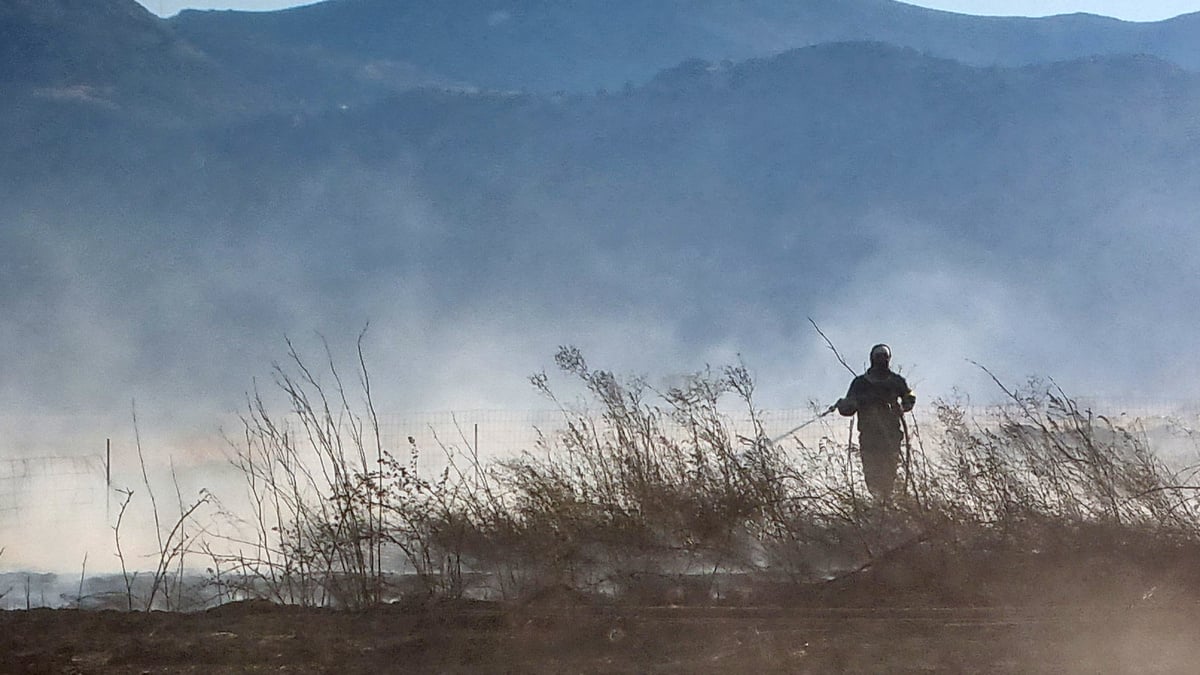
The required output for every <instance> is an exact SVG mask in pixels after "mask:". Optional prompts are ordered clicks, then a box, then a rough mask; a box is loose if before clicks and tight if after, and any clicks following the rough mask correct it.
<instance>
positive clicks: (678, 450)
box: [221, 346, 1200, 606]
mask: <svg viewBox="0 0 1200 675" xmlns="http://www.w3.org/2000/svg"><path fill="white" fill-rule="evenodd" d="M291 354H292V357H293V364H294V365H295V366H296V367H297V369H298V372H299V373H300V375H298V376H293V375H288V374H282V372H281V374H280V376H279V377H278V378H277V384H279V386H280V387H282V389H283V390H284V391H285V392H286V393H287V395H288V397H289V400H290V401H291V402H292V404H293V410H292V413H293V415H294V416H296V417H297V418H298V419H299V431H300V432H302V433H300V434H297V433H296V431H297V430H296V429H292V428H290V427H288V426H287V425H284V424H281V423H278V422H277V421H276V420H274V419H273V418H272V417H271V416H269V415H268V414H267V412H266V407H265V406H264V405H262V404H261V400H260V399H258V398H257V397H256V399H255V401H256V402H257V403H256V405H254V406H253V407H252V409H251V412H250V414H249V416H248V418H247V424H246V439H245V444H244V446H243V449H242V450H241V451H240V452H239V454H238V462H239V466H240V467H241V468H242V470H243V472H244V473H245V475H246V477H247V481H248V485H249V486H250V491H251V493H252V495H253V496H254V500H255V501H254V504H255V506H254V508H255V509H256V510H255V513H254V514H253V516H254V517H253V518H252V522H256V525H257V527H256V529H257V537H256V538H254V539H252V540H251V543H252V545H253V553H244V554H240V555H239V556H236V557H233V558H226V559H224V560H223V561H221V562H222V564H223V566H224V580H225V581H224V583H226V584H227V586H228V587H229V588H230V589H231V590H232V589H233V588H234V586H235V585H236V583H241V584H242V587H241V588H240V591H241V593H242V597H245V596H246V595H250V594H251V590H252V589H253V590H254V592H255V593H257V595H260V596H266V597H270V598H272V599H274V600H276V601H280V602H289V603H302V604H337V605H344V606H361V605H364V604H371V603H376V602H380V601H382V600H383V599H385V598H386V597H387V593H386V592H385V590H384V587H385V585H386V583H385V582H386V580H387V579H389V578H390V579H392V581H393V585H394V584H395V581H396V579H397V578H398V577H397V575H404V576H405V577H407V578H411V579H413V580H415V583H412V584H409V587H408V589H407V590H408V591H409V592H416V593H418V594H422V595H424V596H425V597H437V598H458V597H461V596H463V595H464V594H468V593H475V594H493V595H499V596H500V597H503V598H508V599H531V598H539V597H540V598H545V597H556V598H559V599H570V600H572V601H579V599H580V598H593V599H595V598H613V597H616V598H620V599H626V600H631V601H637V602H672V603H676V602H712V601H720V602H734V601H739V602H762V601H764V599H771V600H776V601H778V600H781V599H783V598H785V597H787V596H788V593H792V594H793V596H792V597H795V598H797V599H799V598H810V599H811V598H813V597H824V595H822V594H824V593H827V592H829V591H830V589H834V590H837V589H846V588H848V587H849V586H851V585H856V587H857V588H859V589H866V591H865V592H868V593H883V592H894V591H895V590H897V589H900V590H904V591H905V592H906V593H908V592H912V593H923V594H924V595H925V597H928V596H929V595H930V594H933V595H935V596H936V597H939V598H943V599H946V600H968V601H973V602H978V601H1002V602H1003V601H1010V600H1013V599H1019V598H1020V595H1021V593H1022V592H1024V593H1025V594H1027V595H1028V594H1029V590H1028V589H1029V587H1030V580H1031V579H1032V578H1034V577H1031V576H1030V575H1031V574H1033V573H1034V572H1036V571H1037V570H1038V568H1039V566H1041V567H1042V568H1052V569H1055V570H1078V569H1082V568H1081V567H1079V566H1082V565H1088V566H1090V567H1087V569H1089V570H1092V571H1096V570H1100V571H1101V572H1103V573H1104V574H1107V575H1108V576H1109V577H1117V576H1120V575H1122V574H1127V573H1129V571H1130V570H1131V569H1137V570H1142V572H1138V574H1142V573H1143V572H1145V571H1146V570H1147V569H1149V567H1147V566H1148V565H1149V566H1153V565H1155V564H1157V565H1159V567H1162V566H1163V565H1165V564H1166V562H1164V560H1165V559H1164V558H1163V556H1157V557H1156V556H1155V552H1159V553H1161V552H1164V551H1169V552H1171V553H1170V556H1168V557H1169V558H1170V559H1171V560H1180V559H1182V556H1185V555H1188V554H1189V553H1188V552H1189V551H1197V550H1200V519H1198V517H1197V516H1198V513H1197V503H1196V499H1195V497H1196V488H1195V487H1193V486H1190V485H1187V484H1186V481H1185V480H1183V479H1182V478H1181V476H1182V475H1183V474H1181V473H1177V472H1173V471H1172V470H1171V469H1169V468H1168V467H1167V466H1166V465H1164V464H1163V463H1162V462H1161V461H1160V460H1159V459H1157V458H1156V457H1155V455H1154V454H1153V453H1152V452H1151V450H1150V449H1149V447H1148V446H1147V443H1146V442H1145V439H1144V436H1142V435H1140V434H1138V433H1135V432H1134V431H1132V430H1130V429H1127V428H1124V427H1121V426H1119V425H1117V424H1114V423H1112V422H1111V421H1110V420H1109V418H1107V417H1104V416H1101V415H1098V414H1095V413H1093V412H1092V411H1090V410H1081V409H1080V408H1079V407H1078V406H1077V405H1076V404H1075V402H1074V401H1072V400H1071V399H1070V398H1069V397H1067V396H1066V395H1065V394H1064V393H1063V392H1062V391H1061V390H1059V389H1058V388H1057V387H1055V386H1046V385H1042V384H1039V383H1036V382H1034V383H1031V384H1030V385H1028V386H1027V387H1026V388H1024V389H1022V390H1021V391H1017V392H1014V391H1010V390H1008V389H1007V388H1005V387H1003V385H1001V384H1000V383H999V382H998V381H997V385H998V386H999V387H1000V389H1001V391H1003V392H1004V393H1005V394H1006V395H1007V396H1008V401H1009V402H1008V404H1006V405H1002V406H996V407H994V408H991V409H988V410H986V411H982V412H979V411H976V412H974V413H972V412H970V411H969V410H968V409H967V408H966V407H964V406H962V405H960V404H957V403H955V402H944V401H942V402H935V403H934V404H933V406H932V407H933V409H934V410H935V412H936V423H935V424H934V425H933V427H932V428H931V429H926V430H921V429H919V428H918V427H917V425H916V421H915V418H909V422H910V424H909V425H908V429H907V430H908V432H909V434H908V437H909V439H910V440H911V441H912V443H909V444H906V447H905V451H904V458H903V462H902V469H901V471H902V473H901V477H900V480H898V481H897V490H898V494H897V495H896V497H895V498H894V499H893V500H892V501H891V502H889V503H887V504H880V503H876V502H874V501H873V500H872V499H871V498H870V497H869V496H868V495H867V493H866V490H865V487H864V485H863V483H862V481H861V478H860V477H859V474H858V470H859V467H858V461H857V457H856V456H855V449H854V448H853V445H852V443H850V440H851V439H849V438H846V436H845V435H844V431H842V428H841V427H840V425H834V424H833V423H830V422H829V421H828V420H822V423H823V424H825V427H824V430H825V433H824V437H823V439H822V440H821V441H820V442H819V443H818V444H817V445H816V446H815V447H809V446H806V445H804V444H802V443H800V442H798V441H795V440H791V441H785V442H782V443H776V442H772V440H771V439H770V438H768V437H767V435H766V434H765V433H764V432H763V424H762V415H761V412H760V411H759V410H758V409H757V408H756V406H755V403H754V385H753V381H752V379H751V377H750V375H749V373H748V372H747V370H746V368H745V367H743V366H741V365H737V366H730V367H726V368H722V369H719V370H716V371H714V370H712V369H706V370H704V371H701V372H698V373H695V374H694V375H692V376H690V377H688V378H686V379H685V380H684V381H683V382H682V383H681V384H679V385H678V386H674V387H671V388H668V389H666V390H665V391H659V390H656V389H654V388H653V387H651V386H650V385H649V384H648V383H647V381H646V380H645V379H644V378H636V377H634V378H625V379H622V378H619V377H617V376H616V375H614V374H613V373H611V372H608V371H604V370H595V369H592V368H590V367H589V366H588V364H587V362H586V361H585V359H584V357H583V355H582V354H581V353H580V352H579V351H578V350H577V349H574V348H570V347H564V348H561V349H560V350H559V352H558V353H557V355H556V357H555V362H556V364H557V366H558V367H559V370H560V371H561V373H563V374H565V375H567V376H568V377H569V382H571V383H573V384H574V385H575V386H577V387H578V388H579V394H578V396H576V397H575V398H573V399H570V400H565V399H564V398H562V397H560V396H559V395H558V394H557V393H556V390H555V388H552V387H551V379H550V377H549V376H547V375H546V374H544V373H543V374H538V375H536V376H534V377H533V378H532V384H533V385H534V386H535V387H536V388H538V389H539V390H540V391H542V392H543V393H544V394H545V395H546V396H547V397H549V399H550V400H552V401H553V402H554V403H555V405H556V406H557V408H558V410H559V412H560V413H561V424H560V425H559V426H558V428H556V429H550V430H541V431H542V433H541V440H540V441H539V442H538V444H537V446H536V447H534V448H531V449H530V450H528V451H527V452H525V453H523V454H522V455H520V456H518V457H514V458H508V459H505V460H500V461H493V462H486V461H482V460H481V458H480V457H479V456H478V455H477V454H476V451H475V448H473V447H471V446H470V444H469V443H467V441H466V440H465V435H464V437H463V444H464V446H465V447H458V446H454V445H442V446H441V450H442V451H443V452H444V453H445V459H446V464H447V467H446V469H445V470H444V471H443V472H441V473H440V475H438V476H434V477H423V476H421V475H420V474H419V473H418V471H417V463H416V458H417V454H418V449H417V448H416V447H415V445H412V446H411V447H410V448H409V452H408V458H407V461H400V460H397V459H395V458H394V457H393V456H392V455H391V454H390V453H388V452H386V451H385V450H384V448H383V447H382V445H381V444H380V443H379V440H378V425H377V423H376V422H375V421H374V412H373V405H372V404H371V403H370V397H369V380H368V379H367V377H366V370H365V366H363V367H362V369H361V371H360V381H361V383H362V384H363V386H364V388H365V389H366V390H367V392H366V393H367V397H366V400H367V410H366V412H363V413H356V412H355V411H354V410H353V409H352V406H351V405H350V404H349V403H348V402H347V398H346V395H345V392H344V389H343V388H342V386H341V380H340V378H338V377H337V375H336V370H334V369H333V368H332V360H330V372H332V373H333V379H334V382H335V390H334V393H333V395H332V396H329V397H327V396H326V395H325V393H324V390H323V389H322V388H321V386H320V384H319V383H318V382H317V379H316V378H315V377H314V376H313V375H312V373H311V372H310V371H308V370H307V368H305V366H304V365H303V362H302V361H301V360H300V359H299V357H298V356H296V355H295V352H294V350H293V351H292V352H291ZM359 363H360V366H362V364H363V359H362V356H361V346H360V353H359ZM331 401H332V403H331ZM816 415H817V409H816V408H814V417H815V416H816ZM297 435H299V437H300V438H301V439H304V442H305V443H306V444H307V445H306V446H305V447H304V448H303V451H302V450H301V448H300V447H299V444H297V442H296V441H295V438H296V437H297ZM926 441H928V445H929V447H928V448H927V447H926ZM314 456H315V457H316V458H317V460H316V461H317V463H316V465H315V466H314V465H313V464H311V463H310V462H312V461H313V460H312V457H314ZM385 550H390V551H398V552H399V553H400V559H401V561H402V563H401V564H399V565H397V564H396V562H395V561H394V560H393V559H391V558H386V556H385V555H384V552H385ZM1063 574H1067V572H1063ZM1093 576H1095V575H1093ZM1101 576H1103V575H1101ZM1135 576H1136V575H1135ZM1143 576H1145V575H1144V574H1143ZM1064 578H1065V577H1064ZM231 580H236V581H231ZM814 589H815V590H814ZM768 593H769V594H770V595H766V594H768ZM814 593H816V596H814V595H813V594H814ZM864 597H867V596H864ZM871 597H875V596H871ZM896 597H908V596H907V595H905V594H900V595H897V596H896ZM871 601H874V600H871Z"/></svg>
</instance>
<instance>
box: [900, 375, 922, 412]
mask: <svg viewBox="0 0 1200 675" xmlns="http://www.w3.org/2000/svg"><path fill="white" fill-rule="evenodd" d="M896 379H897V380H899V382H898V384H899V385H900V387H899V389H900V409H901V410H903V411H904V412H909V411H910V410H912V409H913V406H914V405H916V404H917V395H916V394H914V393H913V390H912V389H909V387H908V382H907V381H906V380H905V379H904V378H903V377H899V376H897V378H896Z"/></svg>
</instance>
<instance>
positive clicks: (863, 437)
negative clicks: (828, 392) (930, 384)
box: [837, 345, 917, 501]
mask: <svg viewBox="0 0 1200 675" xmlns="http://www.w3.org/2000/svg"><path fill="white" fill-rule="evenodd" d="M891 361H892V350H891V349H890V348H889V347H888V346H887V345H875V346H874V347H872V348H871V367H870V368H869V369H867V372H865V373H863V374H862V375H859V376H858V377H855V378H854V380H853V381H852V382H851V383H850V390H849V391H847V392H846V396H845V398H841V399H838V402H837V410H838V412H839V413H841V414H842V415H843V416H845V417H850V416H852V415H854V414H855V413H857V414H858V446H859V454H860V455H861V456H862V467H863V479H864V480H865V481H866V483H867V489H868V490H870V491H871V495H872V496H873V497H874V498H875V499H877V500H879V501H888V500H889V499H891V496H892V488H893V486H894V485H895V482H896V467H897V465H899V463H900V445H901V443H902V442H903V441H904V431H903V429H902V428H901V419H900V418H901V416H902V415H903V414H904V413H906V412H908V411H910V410H912V407H913V404H914V403H916V402H917V397H916V396H914V395H913V393H912V390H911V389H909V388H908V382H905V381H904V378H903V377H901V376H900V375H898V374H896V373H893V372H892V369H891V367H890V366H891Z"/></svg>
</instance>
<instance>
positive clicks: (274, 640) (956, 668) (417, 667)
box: [0, 595, 1200, 673]
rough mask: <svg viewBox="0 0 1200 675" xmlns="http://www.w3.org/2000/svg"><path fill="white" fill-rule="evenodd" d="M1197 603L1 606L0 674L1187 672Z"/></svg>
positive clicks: (1192, 662)
mask: <svg viewBox="0 0 1200 675" xmlns="http://www.w3.org/2000/svg"><path fill="white" fill-rule="evenodd" d="M1197 626H1200V607H1198V606H1196V605H1195V604H1185V603H1174V604H1170V605H1168V604H1163V603H1160V602H1158V601H1156V600H1155V598H1154V597H1153V595H1150V596H1148V597H1146V598H1144V599H1143V600H1141V601H1140V602H1139V603H1138V604H1137V605H1135V606H1129V605H1125V604H1116V605H1114V604H1111V603H1109V604H1105V603H1103V602H1097V603H1091V604H1088V605H1086V606H1085V605H1078V606H1069V607H1068V606H1057V607H1055V606H1041V607H1036V608H1001V607H987V608H980V607H966V606H959V607H936V606H928V605H927V606H907V607H900V606H890V607H876V608H871V607H853V608H837V607H817V606H794V607H670V606H640V607H635V606H615V605H610V606H602V605H581V604H576V605H562V604H556V603H547V604H541V605H538V606H533V605H523V606H515V605H500V604H493V603H466V602H463V603H454V604H441V605H434V606H409V607H401V606H388V607H381V608H377V609H372V610H369V611H361V612H352V611H334V610H318V609H302V608H296V607H279V606H274V605H270V604H266V603H259V602H244V603H234V604H230V605H225V606H222V607H219V608H216V609H212V610H209V611H206V612H198V613H165V612H150V613H144V612H132V613H130V612H117V611H111V610H108V611H77V610H51V609H35V610H30V611H10V612H0V672H4V673H177V672H192V673H234V672H238V673H241V672H268V671H269V672H305V673H318V672H330V673H334V672H336V673H381V672H439V673H456V672H462V673H465V672H471V673H479V672H484V673H493V672H494V673H500V672H511V673H613V672H627V673H655V672H671V673H731V672H732V673H764V672H779V673H784V672H786V673H878V672H905V673H912V672H947V673H1174V672H1179V673H1192V672H1197V668H1198V667H1200V639H1197V638H1198V637H1200V635H1198V634H1197Z"/></svg>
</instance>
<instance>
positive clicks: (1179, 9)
mask: <svg viewBox="0 0 1200 675" xmlns="http://www.w3.org/2000/svg"><path fill="white" fill-rule="evenodd" d="M138 2H141V3H142V4H143V5H145V6H146V7H147V8H148V9H149V10H150V11H152V12H155V13H156V14H160V15H162V16H170V15H172V14H175V13H176V12H178V11H179V10H181V9H184V8H188V7H191V8H196V9H244V10H271V9H281V8H283V7H291V6H294V5H298V4H311V3H308V2H304V3H298V2H296V1H295V0H138ZM909 4H914V5H921V6H922V7H932V8H935V9H944V10H947V11H951V12H961V13H963V14H988V15H997V16H1047V15H1050V14H1070V13H1072V12H1088V13H1091V14H1101V15H1103V16H1112V17H1116V18H1118V19H1125V20H1126V21H1159V20H1162V19H1169V18H1171V17H1173V16H1179V15H1180V14H1189V13H1191V12H1200V0H919V1H916V2H910V3H909Z"/></svg>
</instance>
